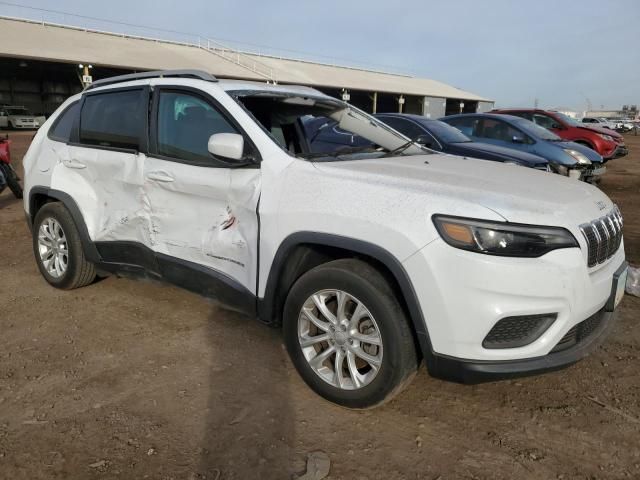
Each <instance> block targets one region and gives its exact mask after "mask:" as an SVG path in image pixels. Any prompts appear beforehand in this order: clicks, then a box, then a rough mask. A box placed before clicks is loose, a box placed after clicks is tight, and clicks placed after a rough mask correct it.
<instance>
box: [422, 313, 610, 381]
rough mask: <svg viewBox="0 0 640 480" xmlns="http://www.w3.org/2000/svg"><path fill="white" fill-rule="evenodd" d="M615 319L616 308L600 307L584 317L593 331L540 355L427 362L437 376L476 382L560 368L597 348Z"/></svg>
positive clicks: (441, 357) (442, 358) (436, 357)
mask: <svg viewBox="0 0 640 480" xmlns="http://www.w3.org/2000/svg"><path fill="white" fill-rule="evenodd" d="M614 319H615V313H614V312H607V311H605V310H604V309H602V310H600V311H598V312H597V313H595V314H593V315H592V316H591V317H589V318H588V319H586V320H585V321H584V322H585V323H586V322H594V323H596V324H597V327H596V328H595V329H594V330H593V331H592V332H591V333H590V335H588V336H587V337H586V338H584V339H582V340H581V341H580V342H578V343H576V344H575V345H573V346H571V347H569V348H567V349H563V350H559V351H552V352H551V353H548V354H547V355H543V356H541V357H535V358H527V359H523V360H505V361H499V362H491V361H471V360H464V359H460V358H454V357H448V356H446V355H439V354H434V355H433V357H432V359H431V360H430V362H429V363H430V364H429V365H428V368H429V373H430V374H431V375H432V376H433V377H436V378H442V379H445V380H451V381H455V382H460V383H466V384H474V383H482V382H490V381H495V380H504V379H507V378H514V377H525V376H529V375H537V374H540V373H545V372H552V371H555V370H560V369H562V368H566V367H568V366H570V365H573V364H574V363H576V362H578V361H579V360H581V359H582V358H584V357H585V356H587V355H588V354H589V353H591V352H592V351H593V350H595V349H596V348H597V347H598V345H600V344H601V343H602V342H603V341H604V339H605V338H606V337H607V336H608V335H609V332H610V331H611V328H612V326H613V323H614Z"/></svg>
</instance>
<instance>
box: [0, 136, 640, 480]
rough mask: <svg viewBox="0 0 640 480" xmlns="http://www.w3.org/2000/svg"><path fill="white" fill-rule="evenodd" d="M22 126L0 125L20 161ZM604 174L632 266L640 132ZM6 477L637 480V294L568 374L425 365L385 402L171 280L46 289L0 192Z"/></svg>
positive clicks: (638, 256)
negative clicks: (326, 379) (373, 401)
mask: <svg viewBox="0 0 640 480" xmlns="http://www.w3.org/2000/svg"><path fill="white" fill-rule="evenodd" d="M32 135H33V134H32V133H27V132H16V133H13V132H10V136H11V138H12V139H13V140H14V142H15V143H14V145H13V147H14V148H13V153H14V163H16V164H17V165H18V168H20V167H19V166H20V163H21V158H22V155H23V154H24V152H25V150H26V147H27V146H28V143H29V141H30V139H31V137H32ZM627 141H628V144H629V145H630V149H631V152H632V153H631V155H629V156H628V157H626V158H623V159H618V160H615V161H612V162H610V163H609V165H608V166H609V172H608V173H607V175H606V178H605V179H604V181H603V182H602V184H601V188H602V189H603V190H604V191H605V192H607V193H608V194H609V195H610V196H611V197H612V198H613V199H614V200H615V201H616V202H617V203H618V204H619V205H620V207H621V210H622V213H623V215H624V216H625V220H626V225H625V241H626V251H627V256H628V260H629V261H630V262H631V263H633V264H635V265H640V136H639V137H633V136H629V137H627ZM0 245H2V253H0V332H1V336H0V338H1V339H2V340H1V342H0V478H6V479H29V480H34V479H41V478H47V479H49V478H59V479H93V478H104V479H107V478H125V479H128V478H150V479H212V480H215V479H221V480H222V479H232V478H233V479H248V478H265V479H270V478H274V479H289V478H292V477H293V476H294V475H296V474H300V473H303V472H304V471H305V462H306V459H307V456H308V455H309V454H310V453H311V452H314V451H324V452H326V454H327V455H328V456H329V459H330V460H331V473H330V476H329V478H331V479H378V478H379V479H395V478H406V479H432V480H435V479H441V480H446V479H458V478H463V479H485V478H486V479H502V478H504V479H515V478H527V479H541V480H542V479H544V480H547V479H555V478H564V479H574V478H575V479H609V478H612V479H614V478H615V479H618V478H640V440H639V439H640V373H639V369H638V367H639V365H640V362H639V357H640V328H638V321H639V320H640V315H639V314H638V313H639V312H640V298H635V297H631V296H627V297H625V299H624V300H623V301H622V304H621V307H620V310H619V315H618V320H617V323H616V325H615V328H614V330H613V333H612V334H611V336H610V338H609V339H608V340H607V341H606V343H605V344H604V345H603V346H602V347H600V348H599V349H598V350H597V351H596V352H594V353H593V354H592V355H591V356H590V357H588V358H587V359H585V360H583V361H582V362H580V363H578V364H577V365H575V366H573V367H570V368H568V369H566V370H563V371H560V372H556V373H551V374H547V375H543V376H539V377H533V378H525V379H519V380H512V381H503V382H496V383H489V384H482V385H477V386H462V385H457V384H452V383H447V382H443V381H439V380H435V379H432V378H430V377H429V376H428V374H427V373H426V371H425V370H424V369H422V370H421V371H420V372H419V374H418V376H417V377H416V379H415V380H414V382H413V383H412V385H411V386H410V387H409V388H408V389H407V390H406V391H405V392H404V393H403V394H401V395H400V396H399V397H398V398H397V399H395V400H394V401H392V402H390V403H389V404H387V405H385V406H383V407H382V408H379V409H376V410H373V411H366V412H353V411H349V410H345V409H342V408H339V407H336V406H334V405H332V404H329V403H327V402H325V401H323V400H322V399H321V398H319V397H317V396H316V395H315V394H313V393H312V392H311V391H310V390H309V389H308V388H307V387H306V386H305V385H304V384H303V382H302V381H301V379H300V378H299V377H298V375H297V374H296V372H295V370H294V369H293V367H292V365H291V364H290V362H289V360H288V358H287V356H286V352H285V351H284V348H283V345H282V340H281V336H280V332H279V331H278V330H274V329H270V328H268V327H265V326H262V325H260V324H259V323H258V322H256V321H254V320H252V319H248V318H245V317H242V316H239V315H237V314H234V313H229V312H228V311H225V310H223V309H221V308H219V307H218V306H216V305H215V304H213V303H211V302H208V301H207V300H204V299H202V298H200V297H198V296H195V295H193V294H190V293H188V292H185V291H183V290H180V289H178V288H174V287H170V286H166V285H162V284H157V283H152V282H146V281H133V280H126V279H120V278H116V277H110V278H107V279H104V280H102V281H100V282H97V283H95V284H93V285H91V286H89V287H86V288H82V289H79V290H74V291H70V292H66V291H59V290H56V289H54V288H51V287H49V286H48V285H47V284H46V283H45V281H44V279H42V278H41V276H40V274H39V273H38V270H37V268H36V264H35V262H34V259H33V253H32V251H31V241H30V236H29V232H28V230H27V227H26V225H25V222H24V218H23V212H22V205H21V203H20V202H19V201H17V200H16V199H15V198H13V196H12V195H11V192H9V191H8V190H7V191H5V192H3V193H2V194H0Z"/></svg>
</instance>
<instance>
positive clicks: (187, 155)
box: [157, 90, 240, 165]
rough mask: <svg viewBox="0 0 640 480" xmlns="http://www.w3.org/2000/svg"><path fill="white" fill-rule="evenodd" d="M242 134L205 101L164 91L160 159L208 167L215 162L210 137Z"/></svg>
mask: <svg viewBox="0 0 640 480" xmlns="http://www.w3.org/2000/svg"><path fill="white" fill-rule="evenodd" d="M215 133H240V132H238V130H237V129H236V128H235V127H234V126H233V125H231V123H230V122H229V121H228V120H227V119H226V118H225V117H224V116H223V114H222V113H221V112H220V111H219V110H218V109H217V108H215V107H214V106H213V105H211V104H210V103H209V102H208V101H206V100H205V99H204V98H202V97H200V96H198V95H193V94H190V93H186V92H178V91H167V90H165V91H160V97H159V100H158V119H157V149H158V153H159V154H160V155H163V156H166V157H171V158H176V159H179V160H185V161H188V162H194V163H198V164H204V165H206V164H207V163H210V162H211V155H210V154H209V150H208V143H209V137H211V135H213V134H215Z"/></svg>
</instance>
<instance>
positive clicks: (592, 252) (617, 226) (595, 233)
mask: <svg viewBox="0 0 640 480" xmlns="http://www.w3.org/2000/svg"><path fill="white" fill-rule="evenodd" d="M622 225H623V221H622V215H621V214H620V210H619V209H618V207H617V206H614V208H613V210H612V211H611V212H609V213H608V214H607V215H606V216H604V217H600V218H598V219H596V220H593V221H592V222H590V223H585V224H583V225H580V231H581V232H582V235H583V236H584V238H585V240H586V242H587V265H588V266H589V267H595V266H596V265H598V264H600V263H604V262H605V261H606V260H607V259H609V258H611V257H612V256H613V255H614V254H615V253H616V252H617V251H618V248H620V244H621V243H622Z"/></svg>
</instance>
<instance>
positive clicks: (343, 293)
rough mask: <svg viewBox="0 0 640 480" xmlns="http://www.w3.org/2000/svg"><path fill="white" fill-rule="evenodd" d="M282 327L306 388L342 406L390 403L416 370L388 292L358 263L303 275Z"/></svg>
mask: <svg viewBox="0 0 640 480" xmlns="http://www.w3.org/2000/svg"><path fill="white" fill-rule="evenodd" d="M283 328H284V337H285V343H286V346H287V350H288V351H289V354H290V356H291V359H292V361H293V363H294V365H295V367H296V369H297V370H298V372H299V373H300V375H301V376H302V378H303V379H304V380H305V382H306V383H307V384H308V385H309V386H310V387H311V388H312V389H313V390H314V391H315V392H316V393H318V394H319V395H321V396H322V397H324V398H326V399H327V400H330V401H332V402H334V403H337V404H339V405H342V406H345V407H349V408H370V407H374V406H376V405H379V404H382V403H384V402H386V401H388V400H390V399H391V398H393V397H394V396H395V395H396V394H397V393H399V392H400V391H401V390H402V388H403V387H404V386H405V385H407V384H408V383H409V381H410V380H411V379H412V378H413V376H414V374H415V372H416V369H417V364H418V361H417V355H416V349H415V344H414V341H413V336H412V334H411V330H410V328H409V324H408V322H407V318H406V316H405V314H404V311H403V309H402V307H401V306H400V304H399V303H398V300H397V298H396V296H395V294H394V292H393V289H392V288H391V286H390V285H389V283H388V282H387V281H386V280H385V278H384V277H383V276H382V275H381V274H380V272H378V271H377V270H376V269H375V268H373V267H371V266H370V265H368V264H367V263H365V262H362V261H360V260H354V259H343V260H336V261H333V262H329V263H327V264H324V265H321V266H319V267H316V268H314V269H312V270H310V271H309V272H307V273H305V274H304V275H303V276H302V277H300V279H299V280H298V281H297V282H296V283H295V284H294V286H293V287H292V288H291V291H290V292H289V295H288V297H287V300H286V304H285V311H284V321H283Z"/></svg>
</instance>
